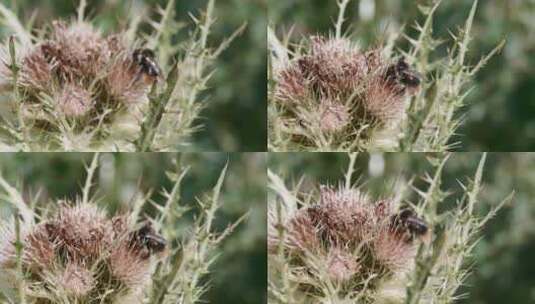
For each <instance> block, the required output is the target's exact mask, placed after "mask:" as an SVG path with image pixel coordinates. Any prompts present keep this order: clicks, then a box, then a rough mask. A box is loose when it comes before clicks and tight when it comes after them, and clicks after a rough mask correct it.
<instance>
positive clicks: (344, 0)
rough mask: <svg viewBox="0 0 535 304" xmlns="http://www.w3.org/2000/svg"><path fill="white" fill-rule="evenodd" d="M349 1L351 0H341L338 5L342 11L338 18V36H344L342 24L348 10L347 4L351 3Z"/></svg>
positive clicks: (336, 27)
mask: <svg viewBox="0 0 535 304" xmlns="http://www.w3.org/2000/svg"><path fill="white" fill-rule="evenodd" d="M349 1H351V0H340V1H339V2H338V7H339V8H340V11H339V13H338V19H337V20H336V26H335V29H336V38H340V37H342V25H343V24H344V15H345V12H346V8H347V5H348V4H349Z"/></svg>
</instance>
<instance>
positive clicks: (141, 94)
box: [0, 21, 154, 124]
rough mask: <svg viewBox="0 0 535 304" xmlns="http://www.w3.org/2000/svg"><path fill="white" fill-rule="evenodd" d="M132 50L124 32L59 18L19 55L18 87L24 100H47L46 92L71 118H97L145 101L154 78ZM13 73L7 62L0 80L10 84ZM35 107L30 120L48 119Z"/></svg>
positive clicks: (0, 54) (2, 57) (3, 58)
mask: <svg viewBox="0 0 535 304" xmlns="http://www.w3.org/2000/svg"><path fill="white" fill-rule="evenodd" d="M133 51H134V50H133V49H132V46H129V45H128V44H127V43H126V42H125V40H124V39H123V38H121V37H120V35H110V36H108V37H104V36H103V35H102V33H100V32H99V31H98V30H95V29H94V28H93V27H92V25H91V24H89V23H87V22H83V21H81V22H80V21H73V22H71V23H65V22H61V21H55V22H53V24H52V31H51V33H50V34H49V35H48V36H47V39H45V40H43V41H41V42H38V43H37V44H36V45H35V46H33V47H31V49H29V50H25V51H24V52H19V53H17V55H18V56H20V57H21V59H20V62H21V63H20V74H19V79H18V81H17V86H19V87H20V89H22V90H24V92H27V94H25V95H24V96H25V98H24V99H23V100H22V102H23V103H28V104H31V105H33V104H35V103H39V102H42V93H44V94H45V95H48V96H52V97H53V99H54V103H55V106H56V107H55V108H56V111H57V112H58V113H61V114H63V115H65V116H66V117H70V118H78V117H82V116H84V115H86V114H88V113H93V114H96V115H97V116H98V114H100V113H103V112H104V111H106V110H109V109H112V111H114V110H116V109H118V108H120V107H121V106H127V105H131V104H139V103H142V102H143V101H145V100H146V98H147V93H148V88H149V87H150V85H151V84H152V83H153V82H154V79H152V81H149V80H148V79H147V78H146V77H143V75H142V74H143V72H142V70H141V67H140V66H139V64H138V63H137V62H136V61H135V60H134V58H133V56H132V52H133ZM6 55H7V56H8V55H9V54H7V53H6V52H5V50H4V51H2V52H0V59H2V61H3V62H6V61H7V60H9V57H6ZM7 62H9V61H7ZM11 73H12V72H11V71H10V70H9V68H8V66H7V65H6V64H5V63H3V64H2V67H0V79H2V80H3V82H6V83H8V82H9V80H11V78H12V75H11ZM34 108H35V107H34ZM35 109H39V108H35ZM35 109H34V111H32V112H29V115H27V116H28V117H26V119H32V118H33V119H35V120H40V119H41V117H43V114H40V113H36V110H35ZM97 121H98V120H84V123H85V124H87V123H91V122H94V123H96V122H97Z"/></svg>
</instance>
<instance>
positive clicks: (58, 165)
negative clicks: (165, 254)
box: [0, 153, 267, 303]
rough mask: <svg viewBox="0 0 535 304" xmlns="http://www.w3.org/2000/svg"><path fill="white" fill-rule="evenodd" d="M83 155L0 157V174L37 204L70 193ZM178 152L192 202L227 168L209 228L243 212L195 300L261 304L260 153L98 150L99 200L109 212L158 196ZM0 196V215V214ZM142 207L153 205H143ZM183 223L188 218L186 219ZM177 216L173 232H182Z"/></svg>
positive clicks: (76, 187)
mask: <svg viewBox="0 0 535 304" xmlns="http://www.w3.org/2000/svg"><path fill="white" fill-rule="evenodd" d="M92 157H93V155H92V154H90V153H16V154H2V155H1V156H0V171H1V172H2V175H3V177H4V178H5V179H6V180H7V181H8V182H9V183H11V184H13V185H15V184H17V185H18V186H19V187H18V188H19V189H23V190H24V192H23V194H24V196H25V197H26V199H29V198H30V197H35V196H36V195H37V193H38V191H41V192H40V196H39V202H40V203H42V204H46V203H49V202H50V201H51V200H58V199H62V198H74V197H75V196H76V195H80V188H81V186H82V185H83V183H84V181H85V178H86V171H85V169H84V165H88V164H89V163H90V162H91V159H92ZM176 157H178V159H179V162H180V165H181V166H185V167H189V171H188V173H187V174H186V176H185V178H184V180H183V182H182V185H181V201H182V202H183V203H184V204H185V205H190V206H192V207H193V206H195V204H196V201H195V197H198V196H199V195H201V194H202V193H205V192H206V189H211V188H212V187H213V185H214V184H215V183H216V182H217V179H218V177H219V174H220V172H221V169H222V168H223V167H224V166H225V164H226V163H227V162H228V164H229V167H228V171H227V176H226V179H225V181H224V185H223V190H222V192H221V198H220V200H221V202H223V204H222V208H221V209H220V211H219V213H218V217H217V218H216V219H215V229H216V230H217V231H222V230H224V229H225V228H227V227H228V225H230V224H231V223H233V222H235V221H236V220H237V219H238V218H239V217H241V216H242V215H243V214H245V213H247V212H248V213H249V216H248V218H247V220H246V221H245V222H243V223H242V224H240V225H239V226H238V227H237V228H236V230H235V231H234V232H233V233H231V234H230V236H229V237H228V238H227V239H226V240H225V241H224V242H223V244H222V248H223V250H222V252H220V256H219V257H218V259H217V261H216V262H215V264H214V265H213V267H212V273H211V274H209V275H208V280H209V282H207V283H208V284H209V289H208V291H207V294H206V295H205V296H204V297H203V300H205V301H207V302H208V303H222V302H221V299H225V301H224V302H225V303H227V302H228V303H231V302H232V303H262V302H265V299H264V298H265V288H266V282H265V281H266V276H267V274H266V266H265V265H266V263H267V262H266V244H265V235H266V231H265V230H266V225H265V223H266V207H265V202H266V197H265V190H264V189H265V184H266V182H267V181H266V174H265V172H266V157H265V154H263V153H254V154H253V153H251V154H245V153H243V154H233V153H231V154H227V153H195V154H191V153H184V154H175V153H151V154H146V153H115V154H107V153H105V154H101V155H100V166H99V168H98V172H97V176H96V179H95V183H96V185H95V187H94V189H97V192H96V193H95V195H96V198H97V199H98V202H99V204H100V205H101V206H102V207H105V208H106V209H107V210H108V211H109V212H110V213H112V212H114V211H117V210H126V208H127V206H128V204H129V202H131V199H132V197H133V196H134V195H135V194H136V193H137V194H141V193H148V192H149V191H150V190H153V191H154V192H153V193H152V196H151V199H153V200H154V201H155V202H156V203H161V202H162V201H164V197H163V196H162V195H161V194H160V193H158V191H159V190H160V189H161V188H163V187H165V188H167V189H170V187H172V184H171V182H170V181H169V179H168V178H167V177H166V171H168V170H170V168H172V166H174V165H173V163H172V160H173V159H174V158H176ZM5 207H6V204H5V202H2V201H0V218H5V217H6V216H8V212H9V210H8V209H7V208H5ZM144 207H145V210H144V212H148V213H149V214H151V213H152V212H154V211H155V210H154V208H152V207H151V206H150V204H146V205H145V206H144ZM190 220H192V219H191V218H190ZM189 228H190V227H189V223H188V222H187V221H182V223H181V224H180V227H177V231H178V232H179V235H180V233H183V232H187V231H188V229H189Z"/></svg>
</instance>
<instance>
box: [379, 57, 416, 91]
mask: <svg viewBox="0 0 535 304" xmlns="http://www.w3.org/2000/svg"><path fill="white" fill-rule="evenodd" d="M385 80H386V81H387V82H388V83H390V84H392V85H397V86H398V87H399V90H398V92H397V93H398V94H399V95H403V94H405V92H406V91H407V90H408V91H409V92H415V91H416V90H417V89H418V88H419V87H420V83H421V82H422V80H421V75H420V74H419V73H418V72H416V71H415V70H413V69H411V67H410V66H409V64H408V63H407V62H406V61H405V57H401V58H400V59H399V60H398V62H397V63H395V64H392V65H390V66H389V67H388V68H387V70H386V73H385Z"/></svg>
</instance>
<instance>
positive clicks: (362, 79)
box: [274, 36, 419, 138]
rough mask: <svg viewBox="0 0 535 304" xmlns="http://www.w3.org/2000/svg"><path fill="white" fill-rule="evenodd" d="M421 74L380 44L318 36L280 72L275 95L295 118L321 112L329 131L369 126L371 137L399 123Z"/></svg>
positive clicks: (322, 127) (322, 125) (323, 128)
mask: <svg viewBox="0 0 535 304" xmlns="http://www.w3.org/2000/svg"><path fill="white" fill-rule="evenodd" d="M416 75H417V74H416V73H415V72H413V71H412V70H411V69H410V66H409V65H408V64H407V63H406V62H405V61H404V59H400V60H399V61H398V62H394V61H391V60H389V59H388V58H385V56H383V55H382V54H381V50H380V49H371V50H368V51H364V50H361V49H360V48H359V47H358V46H357V45H355V44H354V43H352V42H351V41H350V40H348V39H346V38H325V37H317V36H316V37H312V38H311V39H310V45H309V47H308V51H307V52H305V54H303V55H301V56H297V57H296V58H294V59H293V60H291V61H289V62H288V63H287V64H286V65H285V66H284V67H283V68H281V69H280V70H279V71H277V72H276V80H277V82H276V86H275V92H274V100H275V102H278V103H280V105H281V106H282V107H283V109H284V111H283V112H284V113H285V115H289V117H290V118H292V116H293V118H298V119H302V118H303V117H305V118H306V117H307V116H308V117H320V121H319V128H318V129H319V130H320V131H321V132H322V133H323V134H351V133H354V132H353V131H354V130H360V129H362V128H367V129H369V130H370V132H367V134H362V136H363V137H365V138H370V137H372V134H371V132H372V131H373V130H376V129H391V128H392V127H393V126H395V125H397V124H398V122H399V120H400V119H401V117H402V113H403V110H404V108H405V101H406V97H407V96H409V95H412V94H414V93H415V92H416V91H417V89H418V84H419V78H418V77H417V76H416ZM303 109H304V110H303ZM303 111H305V112H307V113H308V112H317V113H318V115H302V113H303ZM307 123H308V125H310V126H315V125H316V124H315V123H314V122H312V123H311V122H305V123H304V124H305V125H307ZM344 132H345V133H344Z"/></svg>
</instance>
